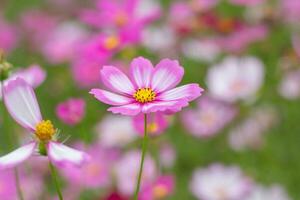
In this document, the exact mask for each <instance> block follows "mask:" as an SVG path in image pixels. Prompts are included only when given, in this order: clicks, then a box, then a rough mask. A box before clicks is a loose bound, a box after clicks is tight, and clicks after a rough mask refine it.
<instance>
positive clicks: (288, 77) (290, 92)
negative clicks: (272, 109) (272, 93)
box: [278, 70, 300, 99]
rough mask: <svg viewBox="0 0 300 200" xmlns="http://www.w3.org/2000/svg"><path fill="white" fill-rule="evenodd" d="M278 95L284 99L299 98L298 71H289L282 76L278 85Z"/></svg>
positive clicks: (299, 79) (299, 80)
mask: <svg viewBox="0 0 300 200" xmlns="http://www.w3.org/2000/svg"><path fill="white" fill-rule="evenodd" d="M278 90H279V94H280V95H281V96H283V97H284V98H286V99H297V98H299V97H300V70H296V71H291V72H288V73H286V74H284V75H283V79H282V80H281V82H280V85H279V88H278Z"/></svg>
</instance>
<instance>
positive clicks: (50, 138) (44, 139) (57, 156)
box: [0, 78, 89, 169]
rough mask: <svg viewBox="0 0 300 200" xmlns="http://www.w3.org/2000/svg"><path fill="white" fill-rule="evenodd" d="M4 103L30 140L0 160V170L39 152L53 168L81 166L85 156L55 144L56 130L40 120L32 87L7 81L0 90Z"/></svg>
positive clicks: (82, 153)
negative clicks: (54, 165) (51, 163)
mask: <svg viewBox="0 0 300 200" xmlns="http://www.w3.org/2000/svg"><path fill="white" fill-rule="evenodd" d="M3 92H4V103H5V105H6V107H7V110H8V112H9V113H10V114H11V116H12V117H13V118H14V119H15V120H16V121H17V122H18V123H19V124H20V125H21V126H23V127H24V128H25V129H27V130H28V131H29V132H31V133H33V134H32V138H33V140H32V141H31V142H29V143H28V144H26V145H24V146H22V147H20V148H18V149H17V150H15V151H13V152H11V153H9V154H7V155H5V156H2V157H0V169H6V168H11V167H14V166H16V165H18V164H20V163H22V162H23V161H25V160H27V159H28V158H29V157H30V156H31V155H33V154H34V153H35V151H36V150H39V153H40V154H42V155H47V156H48V158H49V160H50V161H51V162H53V163H54V164H56V165H59V166H65V165H68V164H73V165H76V166H80V165H82V164H83V163H84V162H85V161H87V160H88V159H89V156H88V155H87V154H86V153H84V152H81V151H78V150H75V149H72V148H70V147H67V146H65V145H63V144H61V143H59V142H57V136H58V135H57V130H55V129H54V126H53V124H52V123H51V121H50V120H43V118H42V115H41V112H40V108H39V105H38V102H37V99H36V96H35V93H34V91H33V89H32V87H31V86H30V85H29V84H28V83H27V82H26V81H24V80H23V79H21V78H17V79H16V80H13V81H10V82H8V83H7V85H5V86H4V88H3Z"/></svg>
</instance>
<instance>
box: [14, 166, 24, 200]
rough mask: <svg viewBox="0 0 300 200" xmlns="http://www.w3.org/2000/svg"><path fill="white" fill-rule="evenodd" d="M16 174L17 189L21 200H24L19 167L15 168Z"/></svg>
mask: <svg viewBox="0 0 300 200" xmlns="http://www.w3.org/2000/svg"><path fill="white" fill-rule="evenodd" d="M14 173H15V179H16V187H17V191H18V196H19V200H24V197H23V193H22V190H21V186H20V177H19V171H18V169H17V167H15V169H14Z"/></svg>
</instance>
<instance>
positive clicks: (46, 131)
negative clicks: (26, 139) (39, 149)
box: [35, 120, 55, 142]
mask: <svg viewBox="0 0 300 200" xmlns="http://www.w3.org/2000/svg"><path fill="white" fill-rule="evenodd" d="M54 133H55V129H54V126H53V124H52V122H51V121H50V120H45V121H44V120H43V121H41V122H40V123H39V124H38V125H37V126H36V128H35V135H36V136H37V138H38V139H39V140H40V141H43V142H45V141H49V140H51V139H52V137H53V135H54Z"/></svg>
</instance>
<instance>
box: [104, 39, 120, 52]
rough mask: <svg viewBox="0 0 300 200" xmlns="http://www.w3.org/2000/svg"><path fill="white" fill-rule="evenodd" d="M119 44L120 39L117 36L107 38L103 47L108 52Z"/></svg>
mask: <svg viewBox="0 0 300 200" xmlns="http://www.w3.org/2000/svg"><path fill="white" fill-rule="evenodd" d="M119 44H120V39H119V38H118V37H117V36H109V37H107V38H106V39H105V41H104V46H105V48H106V49H108V50H112V49H114V48H116V47H117V46H118V45H119Z"/></svg>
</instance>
